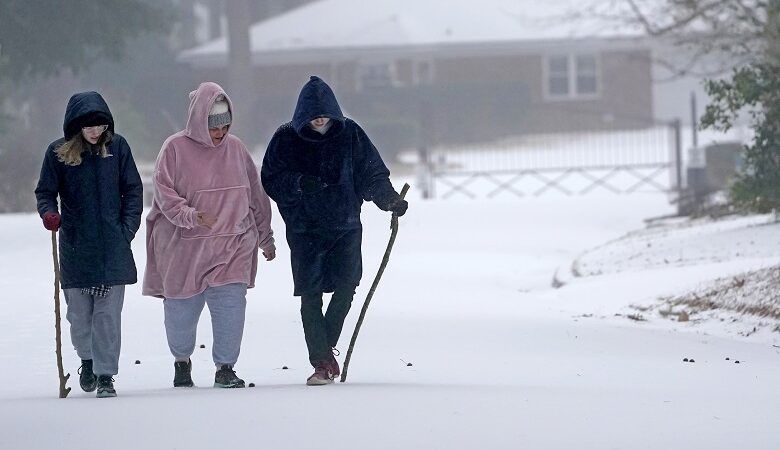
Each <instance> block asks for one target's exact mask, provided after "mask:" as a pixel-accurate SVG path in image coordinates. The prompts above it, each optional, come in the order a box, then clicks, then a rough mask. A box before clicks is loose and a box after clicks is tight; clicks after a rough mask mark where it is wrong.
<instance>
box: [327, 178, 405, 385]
mask: <svg viewBox="0 0 780 450" xmlns="http://www.w3.org/2000/svg"><path fill="white" fill-rule="evenodd" d="M407 191H409V183H405V184H404V187H403V188H402V189H401V199H403V198H404V197H406V192H407ZM390 230H391V231H390V242H388V243H387V250H385V256H384V258H382V264H380V265H379V271H378V272H377V273H376V277H374V283H373V284H372V285H371V289H370V290H369V291H368V295H367V296H366V301H365V302H363V309H362V310H361V311H360V317H359V318H358V321H357V324H356V325H355V331H354V332H353V333H352V340H351V341H350V342H349V350H347V356H346V358H344V368H343V369H342V371H341V379H340V380H339V381H340V382H341V383H343V382H345V381H347V370H348V369H349V360H350V359H351V358H352V350H354V349H355V341H357V337H358V333H359V332H360V326H361V325H363V319H365V318H366V311H368V304H369V303H371V297H373V296H374V291H376V287H377V285H378V284H379V279H380V278H382V274H383V273H384V271H385V267H387V262H388V261H390V251H391V250H393V244H394V243H395V236H396V235H397V234H398V216H396V215H395V214H393V216H392V217H391V218H390Z"/></svg>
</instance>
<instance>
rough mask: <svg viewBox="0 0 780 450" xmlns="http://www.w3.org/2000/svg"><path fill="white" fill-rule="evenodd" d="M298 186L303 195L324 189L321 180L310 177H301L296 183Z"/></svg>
mask: <svg viewBox="0 0 780 450" xmlns="http://www.w3.org/2000/svg"><path fill="white" fill-rule="evenodd" d="M298 185H299V186H300V188H301V191H302V192H303V193H304V194H308V193H311V192H314V191H316V190H319V189H322V188H323V187H324V185H323V184H322V180H320V179H319V177H315V176H312V175H301V179H300V180H299V181H298Z"/></svg>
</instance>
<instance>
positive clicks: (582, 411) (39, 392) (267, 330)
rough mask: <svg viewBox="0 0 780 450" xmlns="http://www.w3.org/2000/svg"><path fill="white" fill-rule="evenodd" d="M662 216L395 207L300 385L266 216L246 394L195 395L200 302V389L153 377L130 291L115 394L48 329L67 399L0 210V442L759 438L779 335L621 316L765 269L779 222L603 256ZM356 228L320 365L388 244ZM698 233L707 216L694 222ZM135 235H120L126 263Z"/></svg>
mask: <svg viewBox="0 0 780 450" xmlns="http://www.w3.org/2000/svg"><path fill="white" fill-rule="evenodd" d="M414 193H415V191H414V190H412V193H411V194H410V195H414ZM670 212H672V207H671V206H670V205H668V203H667V200H666V197H665V196H663V195H660V194H648V195H643V194H637V195H632V196H615V195H601V196H598V195H595V196H585V197H566V198H561V197H554V196H550V197H540V198H534V199H523V200H513V201H500V200H496V201H457V200H449V201H447V200H444V201H430V202H422V201H412V204H411V207H410V210H409V213H408V214H407V216H405V217H403V218H402V220H401V227H400V231H399V235H398V240H397V242H396V245H395V248H394V250H393V255H392V258H391V261H390V264H389V267H388V269H387V271H386V272H385V275H384V278H383V279H382V282H381V284H380V286H379V290H378V291H377V294H376V295H375V297H374V300H373V301H372V304H371V308H370V309H369V312H368V317H367V319H366V322H365V323H364V325H363V329H362V330H361V334H360V338H359V340H358V344H357V347H356V349H355V353H354V355H353V359H352V363H351V366H350V371H349V380H348V381H347V382H346V383H344V384H339V383H337V384H334V385H331V386H325V387H306V386H305V385H304V381H305V379H306V376H307V375H308V374H309V373H310V368H309V367H308V363H307V359H306V349H305V344H304V340H303V332H302V329H301V325H300V318H299V312H298V304H297V302H296V301H295V299H294V298H293V297H292V295H291V293H292V280H291V275H290V269H289V251H288V249H287V246H286V243H285V242H284V227H283V224H282V222H281V220H280V218H279V216H278V214H277V216H276V217H275V219H274V229H275V231H276V235H277V237H278V246H279V252H278V257H277V260H276V261H274V262H272V263H267V264H262V265H261V269H260V274H259V278H258V286H259V287H258V288H256V289H254V290H251V291H250V292H249V307H248V312H247V314H248V317H247V325H246V331H245V337H244V345H243V348H242V354H241V358H240V360H239V363H238V366H237V367H236V369H237V372H238V374H239V375H240V376H242V377H243V378H244V379H245V380H246V381H247V382H253V383H255V384H256V387H254V388H247V389H244V390H235V391H227V390H216V389H212V388H210V387H209V386H210V385H211V384H212V382H213V374H214V368H213V366H212V364H211V353H210V348H211V332H210V323H209V317H208V314H207V313H206V314H204V315H203V316H202V319H201V324H200V329H199V342H202V343H203V344H205V346H206V348H205V349H200V348H198V349H196V353H195V355H194V357H193V362H194V368H193V376H194V379H195V382H196V384H197V385H198V386H199V387H197V388H195V389H174V388H172V387H171V381H172V377H173V367H172V366H173V364H172V358H171V356H170V355H169V352H168V349H167V345H166V341H165V333H164V329H163V316H162V305H161V303H160V301H159V300H156V299H151V298H146V297H142V296H141V295H140V287H139V286H138V285H133V286H130V287H128V289H127V295H126V299H125V309H124V316H123V317H124V322H123V347H122V359H121V361H120V373H119V375H118V376H117V377H116V379H117V382H116V387H117V390H118V393H119V397H118V398H116V399H95V398H94V394H85V393H83V392H81V391H80V390H79V388H78V383H77V381H76V380H75V378H76V377H77V374H76V368H77V367H78V361H77V358H76V356H75V354H74V352H73V351H72V348H71V346H70V345H69V339H68V338H69V335H68V333H67V326H66V327H65V334H64V341H65V344H64V346H63V349H64V354H65V365H66V370H67V371H69V372H70V373H71V375H72V379H71V382H70V386H72V387H73V388H74V390H73V391H72V392H71V394H70V396H69V397H68V398H67V399H64V400H61V399H58V398H57V375H56V365H55V357H54V328H53V323H54V318H53V300H52V292H53V287H52V281H53V275H52V268H51V265H52V261H51V247H50V245H51V244H50V239H49V235H48V232H46V231H45V230H43V228H42V227H41V226H40V219H38V218H37V217H36V216H34V215H5V216H0V229H2V230H3V233H2V234H0V273H2V274H3V275H2V278H0V289H2V292H3V296H2V300H0V302H1V303H0V304H2V307H3V313H2V314H1V315H0V355H2V357H3V358H2V359H3V363H4V364H3V369H2V370H0V448H3V449H5V448H8V449H55V448H62V449H105V448H112V449H133V450H137V449H212V448H235V449H244V448H252V449H323V448H325V449H329V448H338V449H361V450H364V449H426V450H427V449H447V450H455V449H520V448H523V449H561V450H564V449H565V450H572V449H576V450H586V449H593V450H604V449H630V450H635V449H685V450H689V449H708V450H717V449H723V450H733V449H736V448H746V449H747V448H751V449H776V448H779V447H780V429H779V428H778V427H777V423H778V420H780V389H778V388H777V380H778V379H780V349H778V348H775V347H773V344H778V343H780V342H778V339H777V336H780V334H778V333H774V332H771V331H767V330H763V331H762V332H760V333H752V334H750V336H747V337H744V336H740V335H739V334H736V333H734V332H733V330H729V329H726V328H722V327H721V325H720V323H721V322H719V321H717V320H716V321H707V322H706V323H701V322H695V321H693V320H692V321H689V322H685V323H683V322H673V321H671V320H669V319H668V318H663V317H662V316H661V315H660V314H657V312H654V311H650V310H647V311H645V312H644V313H643V314H645V315H647V316H648V318H649V319H651V320H647V321H642V322H637V321H633V320H629V319H628V318H627V317H626V316H627V315H628V314H631V313H632V312H633V313H637V309H635V308H632V305H634V306H636V305H653V304H655V303H657V302H659V300H658V299H659V298H661V297H670V296H675V295H682V294H684V293H686V292H689V291H690V290H693V289H696V287H697V286H699V285H701V284H702V283H705V282H706V281H708V280H714V279H716V278H718V277H729V276H732V275H734V274H738V273H742V272H744V271H747V270H753V269H761V268H766V267H770V266H772V265H776V264H777V263H778V262H780V251H777V248H774V249H772V248H769V247H767V245H768V244H766V242H765V241H764V240H765V239H773V237H774V236H778V235H779V234H778V233H777V232H776V231H780V230H776V229H775V233H774V234H772V232H770V231H771V230H769V229H767V232H764V231H760V232H759V231H757V230H758V229H759V228H761V227H760V226H758V224H753V223H751V224H753V225H755V227H754V228H751V230H752V231H749V232H748V234H749V235H751V236H753V235H754V234H755V240H756V242H757V241H758V240H759V239H761V242H760V243H754V244H752V247H751V244H748V243H747V242H749V241H744V240H743V241H740V242H742V244H740V245H741V246H742V247H740V248H743V247H744V248H754V249H761V250H760V251H753V252H752V253H750V256H748V257H742V256H740V257H737V256H735V255H734V254H733V253H732V251H733V249H725V248H721V245H722V243H721V242H720V241H717V239H716V238H715V237H712V236H711V237H710V238H705V237H702V236H701V234H700V233H699V232H692V233H691V234H690V237H689V238H686V239H683V240H681V241H680V242H687V239H690V240H692V241H696V240H697V239H698V240H699V241H700V242H701V243H700V244H696V245H695V246H694V247H695V248H698V249H700V250H702V251H703V249H707V248H708V247H713V248H715V249H719V250H717V251H716V250H712V251H711V252H709V253H706V254H705V255H702V257H701V258H700V259H699V260H695V259H696V258H689V259H693V260H695V261H693V262H692V263H690V264H683V263H680V262H677V261H676V259H677V256H678V254H679V248H678V247H675V245H678V244H674V245H673V242H672V241H669V240H668V239H666V238H661V237H658V235H654V234H653V233H654V232H653V231H652V230H651V231H648V232H645V234H642V233H638V234H634V235H631V236H632V237H631V238H627V239H626V240H623V241H620V242H622V244H621V245H616V244H615V245H614V246H613V247H612V250H610V249H608V246H605V245H604V244H605V243H607V242H613V243H614V242H618V241H616V239H618V238H619V237H621V236H624V235H625V234H626V233H628V232H630V231H632V230H637V229H641V228H643V227H644V224H643V219H645V218H647V217H655V216H660V215H664V214H668V213H670ZM363 219H364V226H365V234H364V252H363V255H364V278H363V283H362V285H361V286H360V288H359V290H358V294H357V295H356V302H355V306H354V308H353V311H352V313H351V315H350V318H349V319H348V322H347V324H346V326H345V332H344V334H343V335H342V341H341V345H340V347H341V349H342V357H341V358H339V359H340V361H343V355H344V353H345V352H346V347H347V345H348V342H349V338H350V336H351V332H352V329H353V328H354V323H355V320H356V318H357V313H358V311H359V308H360V306H361V305H362V302H363V299H364V298H365V294H366V292H367V290H368V287H369V286H370V284H371V281H372V279H373V276H374V274H375V272H376V268H377V267H378V265H379V261H380V259H381V256H382V253H383V251H384V247H385V245H386V243H387V238H388V235H389V226H388V225H389V217H388V216H387V215H386V214H384V213H381V212H380V211H378V210H377V209H376V208H374V207H373V205H371V204H367V205H366V206H365V207H364V214H363ZM742 220H748V221H749V220H757V221H760V220H762V219H760V218H759V219H742ZM743 225H744V224H743ZM748 225H750V224H748ZM766 226H767V227H773V226H772V225H766ZM707 227H714V228H717V226H716V225H707V226H705V227H704V228H699V229H700V230H701V229H706V228H707ZM737 228H738V227H737V226H734V227H732V228H731V229H732V230H735V229H737ZM728 229H729V228H728V227H725V228H722V229H721V231H720V232H721V233H726V234H728V233H729V231H728ZM143 234H144V230H141V232H140V233H139V238H137V239H136V241H135V242H134V244H133V246H134V250H135V256H136V260H137V264H138V267H139V270H140V271H142V268H143V266H144V258H145V254H144V250H143V249H144V247H143ZM717 234H718V233H714V234H713V236H714V235H717ZM666 236H667V237H668V236H678V235H677V234H676V233H671V232H669V233H667V234H666ZM675 239H677V237H675ZM680 239H682V238H680ZM775 240H777V239H775ZM648 243H649V244H650V245H649V246H648V245H647V244H648ZM708 243H709V244H711V245H709V246H708V245H706V244H708ZM642 245H644V247H643V246H642ZM664 245H668V246H669V247H668V248H665V247H663V246H664ZM679 245H682V244H679ZM590 249H595V250H593V252H589V251H588V250H590ZM653 249H655V250H653ZM645 250H651V251H655V252H657V254H655V253H654V254H652V255H650V254H647V255H649V256H646V254H645V253H644V251H645ZM693 252H694V250H693V249H691V250H690V253H689V252H688V251H686V254H689V256H690V255H692V254H693ZM632 255H635V256H633V257H632ZM664 257H665V258H666V259H667V260H668V261H669V263H665V262H663V258H664ZM578 258H579V259H578ZM646 258H647V259H648V261H646V262H644V263H642V261H643V260H644V259H646ZM575 260H577V261H578V266H579V267H580V270H581V271H582V273H581V275H582V276H580V277H572V276H568V277H566V282H567V284H566V285H565V286H563V287H561V288H559V289H553V288H552V287H550V282H551V280H552V277H553V273H554V272H555V271H556V270H558V271H559V272H567V271H568V270H569V268H570V267H571V266H572V262H573V261H575ZM659 261H660V262H659ZM746 326H747V325H746ZM683 358H689V359H691V358H692V359H694V360H695V362H694V363H690V362H683ZM726 358H729V360H726ZM136 360H138V361H140V364H135V362H136ZM734 360H740V364H735V363H734ZM410 364H411V365H410ZM283 366H287V367H288V369H287V370H283V369H282V367H283Z"/></svg>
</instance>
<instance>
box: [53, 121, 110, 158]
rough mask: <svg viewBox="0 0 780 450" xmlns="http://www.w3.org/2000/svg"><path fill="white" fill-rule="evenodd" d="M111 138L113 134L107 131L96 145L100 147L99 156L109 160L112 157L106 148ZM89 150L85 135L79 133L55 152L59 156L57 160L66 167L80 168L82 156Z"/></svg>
mask: <svg viewBox="0 0 780 450" xmlns="http://www.w3.org/2000/svg"><path fill="white" fill-rule="evenodd" d="M111 137H112V135H111V132H110V131H108V130H106V131H104V132H103V134H101V135H100V139H98V141H97V144H96V145H98V146H100V150H99V153H98V154H99V155H100V157H101V158H108V157H109V156H111V154H110V153H108V148H106V144H108V143H109V142H111ZM88 149H89V143H88V142H87V141H86V139H84V135H83V134H82V133H81V132H79V133H78V134H77V135H75V136H73V137H72V138H70V139H69V140H67V141H65V142H64V143H62V145H60V146H59V147H57V149H56V150H54V153H56V154H57V159H58V160H59V161H60V162H61V163H63V164H65V165H66V166H78V165H79V164H81V154H82V153H84V152H85V151H87V150H88Z"/></svg>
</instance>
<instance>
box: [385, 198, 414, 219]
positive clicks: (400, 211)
mask: <svg viewBox="0 0 780 450" xmlns="http://www.w3.org/2000/svg"><path fill="white" fill-rule="evenodd" d="M408 208H409V202H407V201H406V200H404V199H402V198H401V197H398V198H397V199H395V200H393V201H392V203H390V205H388V210H389V211H392V212H393V214H395V215H396V216H398V217H401V216H403V215H404V214H406V210H407V209H408Z"/></svg>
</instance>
